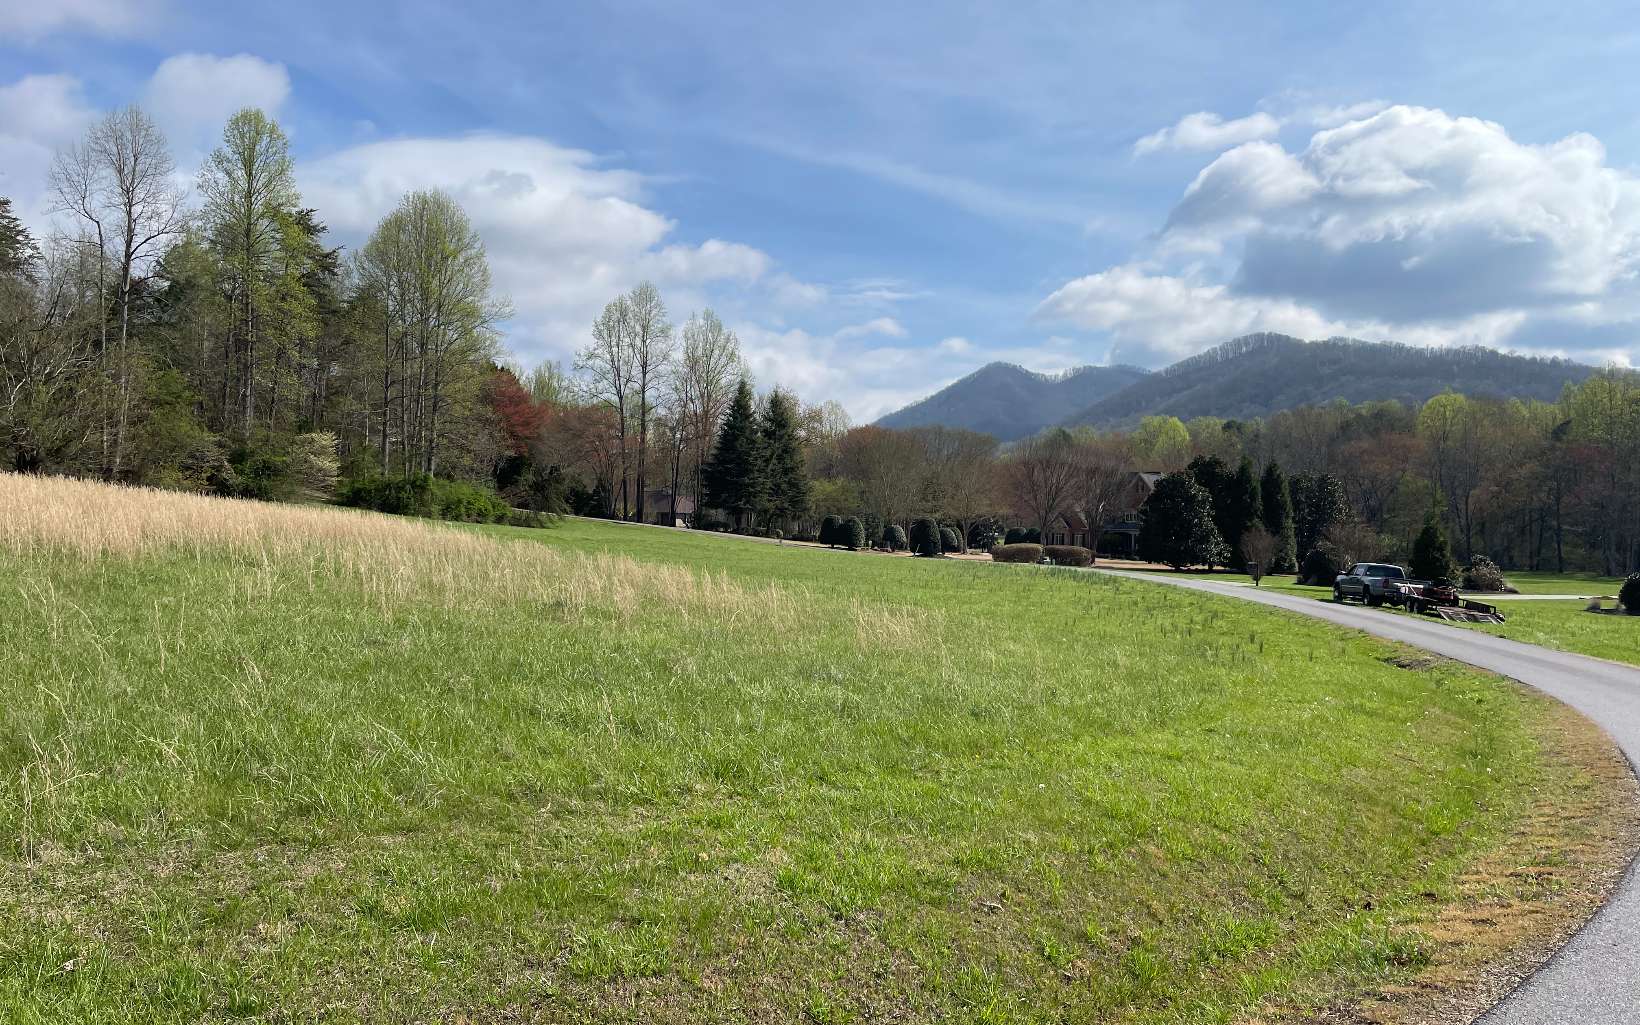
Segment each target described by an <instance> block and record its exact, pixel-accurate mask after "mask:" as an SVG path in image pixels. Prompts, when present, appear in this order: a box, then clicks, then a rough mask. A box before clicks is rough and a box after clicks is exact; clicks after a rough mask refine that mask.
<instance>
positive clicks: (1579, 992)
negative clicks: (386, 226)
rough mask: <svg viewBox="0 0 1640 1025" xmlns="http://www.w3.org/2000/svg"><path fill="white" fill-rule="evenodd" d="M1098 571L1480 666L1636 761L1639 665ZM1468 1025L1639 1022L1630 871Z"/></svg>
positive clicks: (1380, 616) (1637, 895) (1326, 606)
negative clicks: (1590, 727) (1563, 710)
mask: <svg viewBox="0 0 1640 1025" xmlns="http://www.w3.org/2000/svg"><path fill="white" fill-rule="evenodd" d="M1101 572H1107V573H1112V574H1113V575H1116V576H1124V577H1132V578H1134V579H1136V580H1147V581H1150V582H1151V583H1161V584H1170V585H1172V586H1175V587H1186V588H1189V589H1191V590H1194V591H1207V592H1209V593H1211V594H1223V595H1229V596H1231V597H1234V598H1241V599H1243V600H1248V601H1256V602H1261V603H1263V604H1265V605H1273V606H1275V607H1276V608H1278V609H1287V610H1288V611H1291V612H1299V613H1302V614H1304V615H1306V616H1314V617H1316V618H1317V619H1325V620H1327V621H1329V622H1332V623H1338V624H1341V625H1343V626H1349V627H1355V628H1356V629H1359V630H1362V631H1364V632H1366V633H1370V634H1373V635H1376V636H1378V637H1384V638H1388V639H1389V640H1393V641H1401V642H1403V643H1406V644H1413V645H1416V646H1418V647H1420V648H1424V649H1427V650H1429V651H1432V652H1435V653H1436V654H1438V655H1445V656H1446V657H1447V658H1451V659H1456V660H1457V661H1459V662H1467V663H1469V664H1470V665H1472V666H1479V667H1480V668H1482V669H1490V670H1491V671H1493V672H1495V673H1499V674H1501V675H1503V676H1508V677H1512V678H1514V679H1516V680H1519V681H1520V682H1522V683H1525V684H1528V685H1530V686H1533V687H1536V688H1537V689H1539V690H1541V691H1544V692H1546V693H1548V694H1551V695H1553V696H1555V697H1556V698H1559V699H1560V700H1561V701H1564V702H1566V704H1568V705H1571V706H1572V707H1573V708H1575V709H1577V710H1578V711H1579V712H1582V713H1583V714H1584V715H1586V716H1588V717H1589V718H1590V719H1591V720H1593V721H1594V722H1595V723H1597V724H1598V725H1599V726H1600V727H1601V728H1602V729H1604V730H1605V731H1606V732H1607V733H1608V734H1610V735H1611V737H1612V739H1614V740H1616V741H1617V744H1618V746H1619V747H1620V748H1622V749H1623V753H1624V754H1625V755H1626V756H1628V759H1629V761H1630V763H1631V764H1640V668H1631V667H1629V666H1624V665H1619V664H1617V663H1615V662H1606V661H1603V660H1601V659H1597V658H1589V657H1587V656H1584V655H1570V654H1566V653H1563V652H1558V651H1551V650H1549V649H1547V648H1540V647H1538V646H1537V645H1534V644H1522V643H1520V642H1519V641H1510V640H1505V639H1503V638H1501V637H1494V636H1492V635H1491V634H1486V633H1482V632H1480V631H1479V630H1468V629H1465V628H1463V627H1457V626H1448V625H1446V624H1444V623H1441V622H1438V621H1436V620H1433V619H1425V618H1423V617H1417V616H1405V615H1394V614H1389V613H1385V612H1383V611H1380V610H1377V609H1367V608H1363V607H1361V606H1359V605H1335V604H1333V603H1331V602H1322V601H1316V600H1315V599H1314V598H1305V597H1300V596H1298V595H1291V594H1281V593H1280V592H1277V591H1263V590H1256V589H1254V588H1251V587H1238V586H1235V585H1233V584H1221V583H1215V582H1213V581H1209V580H1192V579H1189V578H1186V577H1165V576H1161V575H1158V574H1155V573H1124V572H1119V571H1114V570H1104V571H1101ZM1477 1025H1640V880H1637V879H1636V869H1635V866H1634V865H1630V866H1629V870H1628V873H1627V874H1626V875H1625V876H1624V878H1623V882H1622V884H1621V885H1620V886H1619V887H1618V890H1617V892H1616V893H1615V894H1614V895H1613V896H1612V899H1611V900H1610V901H1608V902H1607V904H1606V906H1605V907H1603V908H1601V909H1600V912H1599V913H1598V914H1596V915H1595V916H1594V918H1593V919H1591V920H1590V921H1589V923H1588V924H1587V925H1585V926H1584V927H1583V929H1582V930H1581V931H1580V932H1578V933H1577V935H1575V936H1573V937H1572V939H1571V941H1570V942H1568V943H1567V944H1566V946H1565V947H1564V948H1562V949H1561V951H1560V952H1559V953H1558V954H1556V955H1555V956H1554V957H1553V958H1552V959H1551V960H1550V961H1549V963H1548V964H1546V965H1544V966H1543V968H1542V969H1540V970H1539V971H1538V973H1537V974H1536V975H1533V976H1532V977H1531V978H1529V979H1527V980H1526V981H1525V982H1524V983H1522V984H1521V985H1520V987H1519V988H1517V989H1516V990H1515V991H1514V992H1513V993H1511V994H1510V995H1509V996H1507V997H1505V998H1504V1000H1503V1001H1502V1002H1501V1003H1500V1004H1498V1006H1496V1007H1494V1008H1493V1009H1492V1010H1491V1011H1489V1012H1487V1013H1486V1014H1485V1015H1483V1016H1482V1017H1481V1018H1480V1019H1479V1022H1478V1023H1477Z"/></svg>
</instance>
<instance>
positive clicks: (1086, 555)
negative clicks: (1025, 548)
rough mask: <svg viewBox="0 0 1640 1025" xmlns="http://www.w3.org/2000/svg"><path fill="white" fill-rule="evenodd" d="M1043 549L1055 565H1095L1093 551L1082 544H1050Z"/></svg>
mask: <svg viewBox="0 0 1640 1025" xmlns="http://www.w3.org/2000/svg"><path fill="white" fill-rule="evenodd" d="M1042 551H1043V552H1044V553H1046V554H1047V556H1048V558H1050V559H1052V560H1053V564H1054V565H1055V566H1091V565H1093V553H1092V552H1091V551H1089V550H1088V549H1086V548H1083V547H1082V546H1080V545H1049V546H1047V547H1046V548H1044V549H1042Z"/></svg>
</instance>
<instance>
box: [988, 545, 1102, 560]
mask: <svg viewBox="0 0 1640 1025" xmlns="http://www.w3.org/2000/svg"><path fill="white" fill-rule="evenodd" d="M1044 555H1046V556H1047V557H1048V559H1049V560H1050V561H1052V563H1053V564H1054V565H1055V566H1091V565H1093V552H1091V551H1089V550H1088V549H1086V548H1083V547H1081V546H1080V545H1045V546H1044V545H1039V544H1030V543H1028V542H1023V541H1021V542H1017V543H1015V544H1006V545H997V546H996V547H995V548H993V549H991V558H992V559H993V560H995V561H996V562H1023V563H1032V564H1034V563H1038V562H1041V561H1042V557H1043V556H1044Z"/></svg>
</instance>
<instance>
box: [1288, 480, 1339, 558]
mask: <svg viewBox="0 0 1640 1025" xmlns="http://www.w3.org/2000/svg"><path fill="white" fill-rule="evenodd" d="M1289 490H1290V491H1291V492H1292V501H1293V537H1294V540H1295V541H1297V543H1298V551H1299V552H1301V553H1303V554H1306V555H1307V554H1309V552H1310V550H1311V549H1313V548H1314V547H1315V546H1316V545H1318V544H1320V543H1321V541H1322V539H1324V538H1325V537H1326V536H1327V531H1329V530H1331V529H1332V528H1333V526H1334V525H1336V524H1338V523H1342V522H1343V521H1344V519H1345V516H1346V514H1347V512H1348V509H1349V507H1348V505H1347V504H1346V503H1345V501H1344V485H1343V483H1342V482H1340V481H1339V479H1338V478H1337V477H1334V476H1333V475H1332V474H1330V473H1318V474H1314V475H1309V474H1300V475H1299V476H1297V477H1294V478H1293V479H1292V480H1291V481H1290V482H1289Z"/></svg>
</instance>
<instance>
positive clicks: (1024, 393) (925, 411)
mask: <svg viewBox="0 0 1640 1025" xmlns="http://www.w3.org/2000/svg"><path fill="white" fill-rule="evenodd" d="M1149 376H1150V371H1148V370H1144V369H1141V368H1139V367H1130V366H1108V367H1077V368H1076V369H1074V370H1067V371H1065V372H1064V373H1060V374H1041V373H1036V372H1034V371H1030V370H1026V369H1025V368H1024V367H1021V366H1017V365H1016V364H1013V363H990V364H987V365H986V366H983V367H981V368H980V369H978V370H976V371H974V372H973V373H971V374H969V375H968V376H967V377H964V378H962V379H961V380H959V381H955V382H953V383H952V384H950V385H948V386H946V387H944V388H942V389H940V390H939V391H937V392H935V393H934V394H933V395H930V396H929V397H928V398H926V399H923V400H922V401H921V402H915V403H912V404H911V405H909V406H907V407H905V408H904V409H901V410H899V411H897V412H894V413H890V414H888V415H887V416H885V417H883V418H882V419H881V420H878V421H877V423H878V424H879V425H880V426H883V427H927V426H933V425H940V426H946V427H964V428H967V429H969V430H974V431H981V432H983V433H985V434H992V435H995V436H996V437H998V438H1000V439H1002V440H1003V441H1012V440H1014V439H1016V438H1023V437H1027V436H1029V435H1031V434H1035V433H1036V432H1037V431H1039V430H1041V429H1042V428H1043V427H1046V426H1047V425H1049V424H1052V423H1057V422H1058V421H1060V420H1062V419H1064V418H1065V417H1067V416H1071V415H1073V414H1074V413H1076V412H1077V411H1078V410H1080V409H1084V408H1087V407H1088V406H1090V405H1092V404H1093V403H1096V402H1098V401H1100V400H1101V399H1104V398H1107V397H1109V396H1111V395H1114V394H1116V393H1117V392H1119V391H1121V390H1122V389H1124V388H1127V387H1129V386H1130V385H1132V384H1134V383H1135V382H1137V381H1140V380H1142V379H1144V378H1146V377H1149Z"/></svg>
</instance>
